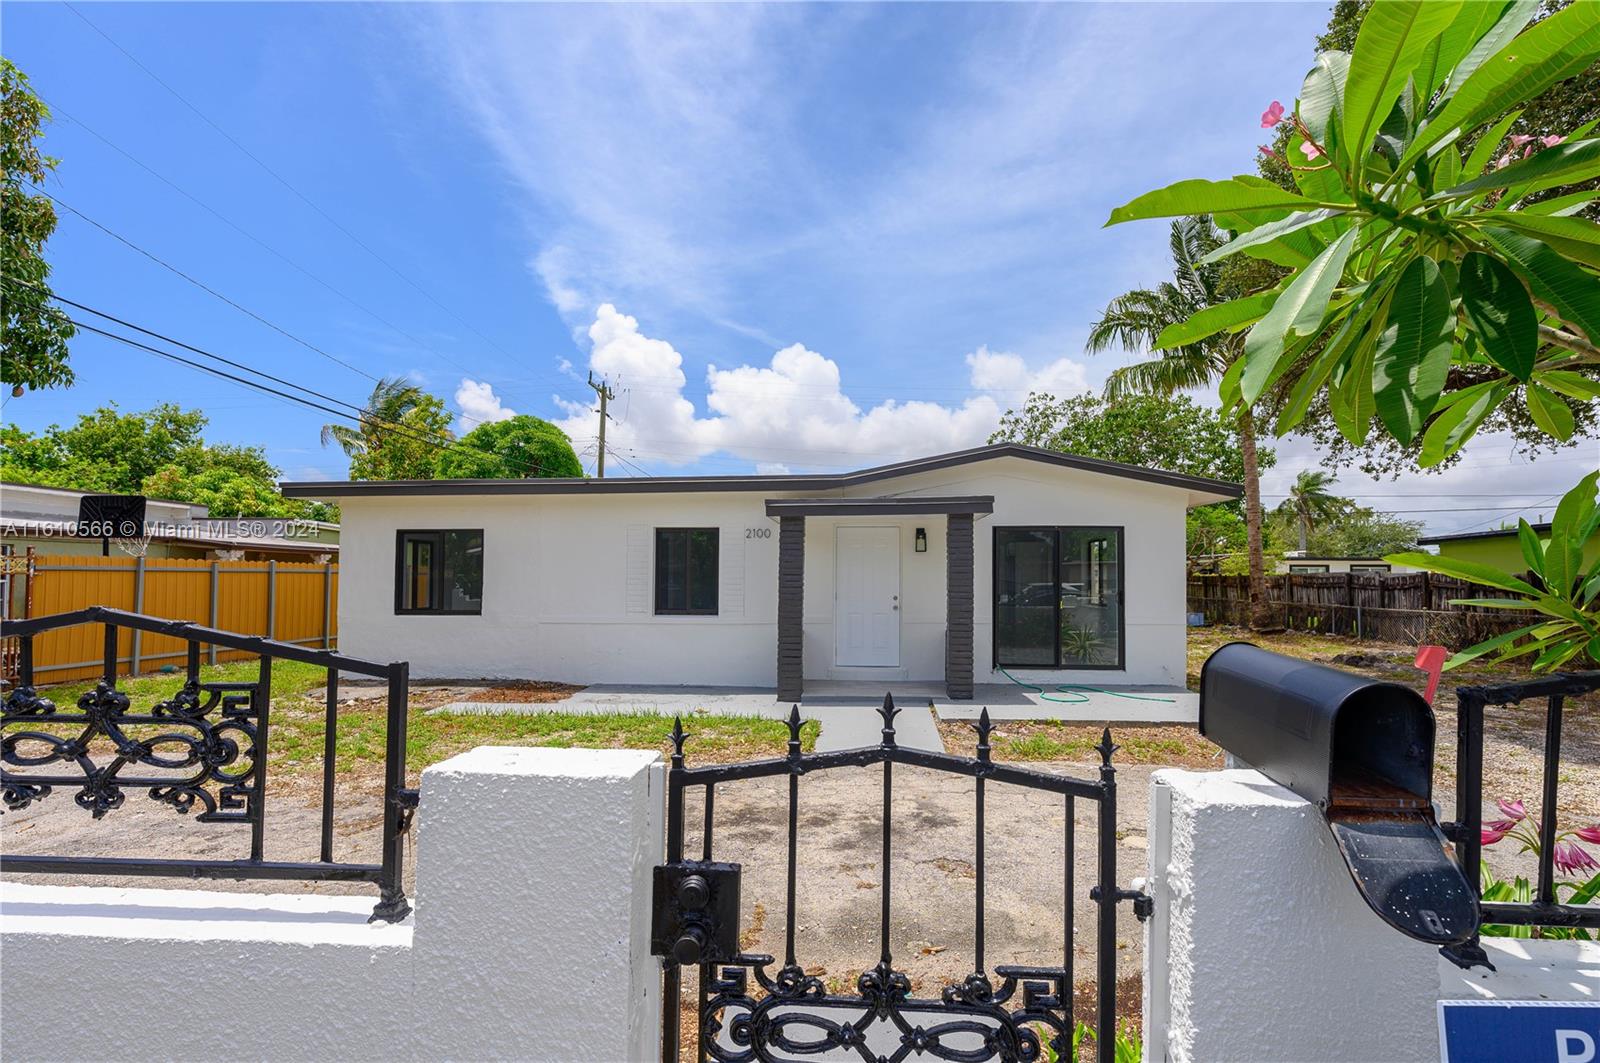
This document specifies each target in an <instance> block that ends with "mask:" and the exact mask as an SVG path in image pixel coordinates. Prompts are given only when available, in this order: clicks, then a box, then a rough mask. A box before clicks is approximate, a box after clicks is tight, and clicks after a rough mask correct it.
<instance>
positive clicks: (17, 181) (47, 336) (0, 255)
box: [0, 58, 76, 394]
mask: <svg viewBox="0 0 1600 1063" xmlns="http://www.w3.org/2000/svg"><path fill="white" fill-rule="evenodd" d="M0 91H3V93H4V100H3V102H0V164H3V167H4V170H5V178H4V182H3V183H0V232H3V233H4V235H3V237H0V267H3V268H4V271H5V273H4V278H5V283H4V285H3V295H4V304H5V306H4V310H3V312H0V381H3V382H4V383H5V384H6V386H8V387H10V388H13V389H18V388H30V389H35V390H36V389H38V388H52V387H67V386H69V385H71V383H72V367H71V366H70V365H69V364H68V355H67V341H68V340H70V339H71V338H72V336H73V334H74V332H75V331H76V330H75V329H74V328H73V327H72V322H71V321H69V320H67V316H66V315H65V314H63V313H62V312H61V310H60V309H59V308H57V307H56V306H54V305H53V304H52V303H51V302H50V296H49V291H50V289H49V285H48V281H49V278H50V264H49V263H48V262H46V261H45V258H44V245H45V241H47V240H49V239H50V234H51V233H53V232H55V230H56V212H55V207H54V206H53V205H52V204H51V202H50V200H49V198H48V197H46V196H42V195H37V194H30V193H29V192H28V190H27V186H28V185H39V184H43V183H44V180H45V177H46V175H48V174H49V173H50V172H51V171H52V170H54V169H55V168H56V162H57V160H55V159H53V158H51V157H50V156H48V155H46V154H44V153H43V152H42V151H40V150H39V141H40V139H41V138H42V137H43V135H44V126H45V123H46V122H48V121H49V120H50V112H49V110H48V109H47V108H46V107H45V105H44V103H43V102H42V101H41V100H40V99H39V97H37V96H35V95H34V94H33V90H32V89H31V88H29V86H28V77H27V75H26V74H24V73H23V72H22V71H20V70H18V69H17V68H16V67H15V66H13V65H12V63H11V61H10V60H9V59H5V58H0ZM16 393H17V394H20V393H21V392H20V391H17V392H16Z"/></svg>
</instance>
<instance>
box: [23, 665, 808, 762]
mask: <svg viewBox="0 0 1600 1063" xmlns="http://www.w3.org/2000/svg"><path fill="white" fill-rule="evenodd" d="M258 675H259V666H258V664H257V663H256V662H255V661H236V662H231V663H228V664H219V665H215V666H209V665H207V666H202V668H201V670H200V679H201V681H202V682H205V683H217V682H228V683H239V682H253V681H254V680H255V679H256V678H257V677H258ZM183 681H184V676H183V673H182V672H181V671H179V672H174V673H157V674H152V675H145V676H139V677H137V678H132V679H127V678H124V679H119V680H118V681H117V689H118V690H119V691H121V692H123V693H125V694H127V695H128V697H129V699H130V700H131V701H132V705H133V710H134V711H135V712H145V711H148V709H149V707H150V706H151V705H153V704H155V703H156V702H158V701H161V700H164V699H166V698H170V697H171V696H172V695H173V694H174V693H176V692H177V691H178V689H179V688H180V687H181V686H182V685H183ZM326 681H327V672H326V670H325V669H322V668H318V667H315V666H312V665H307V664H300V663H297V662H294V661H282V660H279V661H275V662H274V663H273V668H272V717H271V733H270V735H269V738H268V743H269V745H270V750H269V757H270V764H269V768H268V777H269V778H271V779H274V780H278V781H289V780H291V779H295V778H300V777H303V778H306V779H313V778H320V777H321V773H322V752H323V744H324V727H325V719H324V718H325V712H324V709H323V705H322V697H321V692H322V689H323V687H324V685H325V683H326ZM94 686H95V683H94V681H92V680H91V681H84V682H76V683H63V684H60V685H58V686H54V687H48V688H43V689H41V691H40V693H41V694H43V695H44V696H45V697H48V698H50V699H52V700H53V701H55V702H56V704H57V705H59V706H61V707H62V708H64V709H65V708H68V707H70V706H71V705H72V704H73V703H74V702H75V701H76V700H77V698H78V696H79V695H80V694H82V693H83V692H85V691H87V690H92V689H93V688H94ZM419 692H420V691H419V688H413V690H412V707H411V713H410V718H409V720H408V721H407V726H406V766H407V769H408V774H409V775H410V776H411V777H412V778H413V780H414V779H415V777H416V775H417V773H418V772H420V771H421V770H422V769H423V768H425V767H427V766H428V765H429V764H434V763H437V762H438V761H441V760H444V759H445V758H447V757H450V756H454V755H455V754H457V753H461V752H464V751H466V750H468V749H472V748H473V747H475V746H485V745H490V746H493V745H499V746H504V745H523V746H556V747H562V748H566V747H578V746H581V747H586V748H592V749H656V750H660V751H662V752H663V753H665V752H667V751H668V749H669V748H670V743H669V741H668V739H667V733H668V731H670V730H671V727H672V721H671V718H670V717H665V716H659V715H656V714H654V713H605V714H593V715H591V714H584V713H566V712H539V713H528V714H524V713H505V714H470V713H439V714H432V715H430V714H428V713H427V712H426V711H424V710H425V709H426V707H427V702H428V700H429V699H428V698H427V697H426V696H421V697H419ZM387 711H388V710H387V707H386V704H385V701H384V696H383V694H382V692H381V691H380V690H377V689H374V690H373V693H372V696H371V697H360V698H356V699H354V700H351V701H347V702H345V703H343V704H341V705H340V706H339V720H338V731H337V741H336V744H335V747H334V770H335V774H337V775H346V776H348V775H351V774H352V773H354V774H358V775H380V774H381V773H382V770H383V757H384V741H385V734H386V730H387ZM685 725H686V726H687V728H688V730H689V733H690V738H689V741H688V744H687V747H686V748H687V753H688V757H689V763H691V764H695V763H701V764H704V763H708V762H711V763H724V762H728V761H735V760H748V759H752V758H756V757H763V756H780V755H782V753H783V752H784V749H785V748H786V745H787V743H788V739H789V729H788V726H787V725H786V724H784V723H783V722H782V721H780V720H763V719H752V718H748V717H731V716H696V717H692V718H690V719H688V720H686V721H685ZM35 729H36V730H41V731H51V732H56V733H61V734H63V735H65V734H67V733H69V732H72V733H75V732H76V731H77V730H79V729H80V728H79V727H75V726H67V725H54V726H50V725H39V726H37V727H36V728H35ZM173 730H175V729H174V728H173V727H172V726H170V725H166V724H141V725H132V726H130V727H128V728H127V733H128V734H129V736H130V737H132V738H135V739H149V738H152V737H154V736H155V735H157V734H161V733H165V732H172V731H173ZM177 730H184V729H182V728H178V729H177ZM819 730H820V725H818V724H817V723H815V722H809V723H806V724H804V725H802V727H801V729H800V740H801V744H802V746H803V748H805V749H806V750H807V751H810V750H811V749H812V748H813V747H814V746H815V745H816V740H817V734H818V732H819ZM100 742H104V739H101V740H100ZM97 744H98V743H97ZM173 751H174V750H173V749H172V748H171V747H167V748H166V749H165V752H167V753H168V754H170V753H172V752H173Z"/></svg>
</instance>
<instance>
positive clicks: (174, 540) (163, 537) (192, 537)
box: [0, 483, 339, 561]
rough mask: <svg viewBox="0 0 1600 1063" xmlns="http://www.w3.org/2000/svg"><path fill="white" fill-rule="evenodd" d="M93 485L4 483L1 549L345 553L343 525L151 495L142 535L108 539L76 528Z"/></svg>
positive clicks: (253, 557) (287, 557)
mask: <svg viewBox="0 0 1600 1063" xmlns="http://www.w3.org/2000/svg"><path fill="white" fill-rule="evenodd" d="M92 493H93V492H89V491H71V490H67V489H66V488H61V487H38V486H35V485H33V484H12V483H7V484H0V551H3V552H4V553H5V554H15V555H23V554H26V553H27V552H28V550H29V548H30V547H31V548H32V549H33V552H34V553H36V554H68V555H75V556H80V557H81V556H86V555H99V554H101V553H104V552H107V551H109V552H110V553H112V554H114V555H117V556H121V555H124V554H127V553H141V552H142V553H143V554H144V556H146V557H150V558H158V557H175V558H201V559H210V560H217V559H227V560H238V561H317V560H321V561H326V560H329V559H334V560H336V559H337V558H338V554H339V526H338V525H337V524H328V523H325V522H323V521H310V520H282V519H279V518H275V517H259V518H254V519H249V518H246V519H238V518H227V519H223V518H216V519H213V518H212V517H211V516H210V512H209V511H208V510H207V509H206V507H205V506H201V505H195V504H193V503H189V502H174V501H172V500H170V499H161V498H150V499H146V500H145V527H144V528H143V529H141V532H142V534H140V535H136V536H128V537H126V538H117V539H112V540H111V541H110V543H107V542H105V541H104V540H103V539H101V538H100V537H99V536H80V535H78V534H77V533H78V530H79V529H78V528H77V520H78V504H79V501H80V500H81V499H82V498H83V497H84V495H87V494H92Z"/></svg>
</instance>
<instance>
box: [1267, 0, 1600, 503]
mask: <svg viewBox="0 0 1600 1063" xmlns="http://www.w3.org/2000/svg"><path fill="white" fill-rule="evenodd" d="M1569 2H1570V0H1543V2H1541V3H1539V4H1538V8H1537V11H1536V12H1535V13H1534V16H1533V21H1538V20H1540V19H1544V18H1547V17H1549V16H1550V15H1552V14H1554V13H1555V12H1557V11H1559V10H1561V9H1562V8H1564V7H1566V6H1567V5H1568V3H1569ZM1371 6H1372V4H1371V0H1339V2H1338V3H1336V4H1334V5H1333V11H1332V15H1331V17H1330V18H1329V20H1328V27H1327V29H1326V31H1324V32H1323V33H1322V34H1321V35H1319V36H1318V38H1317V50H1318V51H1321V52H1327V51H1342V52H1349V51H1351V50H1352V49H1353V48H1354V47H1355V42H1356V35H1357V33H1358V32H1359V31H1360V28H1361V21H1362V19H1363V17H1365V15H1366V13H1367V10H1368V9H1369V8H1370V7H1371ZM1501 6H1503V5H1501ZM1496 10H1498V8H1497V9H1496ZM1596 119H1600V63H1594V64H1591V65H1590V66H1589V67H1588V68H1587V69H1586V70H1583V71H1582V72H1580V73H1578V74H1577V75H1575V76H1573V77H1572V78H1569V79H1568V80H1566V81H1561V82H1557V83H1556V84H1554V85H1552V86H1550V87H1549V88H1547V89H1545V90H1544V91H1543V92H1541V93H1539V95H1537V96H1536V97H1534V98H1533V99H1532V100H1530V101H1528V103H1527V105H1526V106H1524V107H1523V108H1522V109H1521V112H1520V114H1519V115H1518V116H1517V118H1516V120H1515V121H1514V122H1513V123H1512V124H1511V126H1510V127H1509V129H1507V130H1505V133H1506V135H1507V137H1518V136H1520V137H1523V138H1528V137H1533V138H1538V139H1540V140H1541V141H1542V139H1543V138H1544V137H1549V136H1560V135H1563V134H1565V133H1567V132H1569V131H1571V130H1574V129H1578V128H1580V127H1582V126H1583V125H1585V124H1586V123H1591V122H1593V121H1595V120H1596ZM1295 131H1296V127H1295V124H1294V123H1293V122H1280V123H1278V125H1277V126H1276V127H1275V128H1274V130H1273V141H1272V145H1271V147H1270V148H1266V149H1264V150H1263V151H1262V152H1261V154H1260V155H1259V156H1258V157H1257V159H1256V166H1257V169H1258V170H1259V171H1260V173H1261V176H1262V177H1265V178H1267V179H1268V180H1270V181H1272V182H1273V183H1274V184H1277V185H1278V186H1279V187H1281V188H1285V189H1287V190H1289V191H1291V192H1293V191H1298V186H1297V185H1296V184H1295V171H1294V170H1293V169H1292V168H1291V166H1290V163H1291V162H1292V161H1293V160H1291V159H1290V158H1289V156H1288V151H1289V140H1290V137H1291V136H1292V135H1293V134H1294V133H1295ZM1482 132H1483V131H1482V130H1474V131H1470V132H1468V133H1467V134H1465V135H1464V136H1463V137H1462V139H1461V142H1460V148H1461V151H1462V152H1463V153H1464V154H1468V153H1470V152H1471V151H1472V149H1473V147H1474V146H1475V145H1476V143H1477V141H1478V138H1479V137H1480V136H1481V134H1482ZM1584 188H1589V189H1594V188H1600V179H1595V180H1590V181H1586V182H1577V183H1574V184H1573V185H1572V189H1573V190H1579V189H1584ZM1561 191H1563V190H1559V189H1554V190H1545V191H1542V192H1534V193H1531V194H1530V195H1528V196H1527V197H1526V202H1527V203H1529V204H1537V203H1538V202H1540V201H1541V200H1544V199H1548V198H1551V197H1553V196H1555V195H1557V194H1558V192H1561ZM1578 214H1579V216H1582V217H1587V218H1590V219H1600V199H1596V200H1595V201H1593V202H1590V203H1588V204H1587V205H1586V206H1583V207H1582V208H1581V210H1579V211H1578ZM1239 257H1245V256H1236V259H1235V260H1237V258H1239ZM1271 286H1272V285H1265V286H1264V287H1271ZM1577 371H1578V372H1580V373H1583V374H1584V375H1586V376H1590V377H1596V376H1597V373H1596V371H1595V370H1594V369H1593V368H1580V369H1578V370H1577ZM1450 372H1451V375H1452V376H1453V377H1457V378H1458V381H1457V383H1456V384H1455V386H1456V387H1465V386H1468V385H1470V384H1473V383H1477V382H1479V381H1480V380H1481V379H1484V374H1483V373H1481V372H1477V371H1474V370H1473V369H1472V367H1470V366H1453V367H1452V368H1451V371H1450ZM1525 389H1526V385H1523V386H1519V387H1517V388H1515V389H1514V390H1513V391H1512V393H1511V394H1510V395H1509V396H1508V400H1507V401H1505V402H1502V403H1499V404H1498V405H1496V406H1495V408H1494V409H1493V410H1491V411H1490V412H1489V414H1488V416H1487V417H1486V418H1484V421H1483V423H1482V424H1481V425H1480V426H1479V431H1482V432H1495V433H1504V434H1507V435H1509V436H1510V437H1511V438H1512V440H1513V441H1514V443H1515V445H1516V447H1517V448H1518V449H1519V450H1520V451H1522V452H1523V453H1524V454H1525V455H1527V456H1529V457H1533V456H1537V455H1538V454H1540V453H1546V452H1555V451H1560V450H1564V449H1569V448H1571V447H1574V446H1578V445H1580V444H1586V441H1587V440H1589V439H1592V438H1593V436H1594V435H1595V433H1596V431H1597V429H1600V419H1597V416H1596V411H1595V409H1594V407H1593V405H1592V404H1579V405H1576V406H1574V407H1573V409H1572V413H1573V418H1574V426H1573V433H1572V435H1571V436H1570V437H1568V438H1567V439H1565V440H1561V439H1557V438H1555V437H1554V436H1551V435H1548V434H1546V433H1545V431H1544V430H1543V429H1542V428H1541V427H1539V425H1538V424H1536V423H1535V422H1534V420H1533V418H1532V417H1531V416H1530V415H1529V413H1528V405H1527V398H1526V394H1525ZM1282 390H1284V389H1274V394H1272V395H1271V396H1269V397H1268V402H1269V404H1272V403H1274V402H1280V403H1281V400H1282V395H1281V394H1280V393H1279V392H1281V391H1282ZM1297 431H1298V432H1299V433H1300V434H1303V435H1305V436H1307V437H1308V438H1310V439H1312V440H1314V441H1315V442H1316V443H1317V447H1318V450H1319V451H1320V453H1321V454H1322V463H1323V464H1324V465H1325V466H1327V467H1328V468H1330V469H1347V468H1351V467H1355V468H1359V469H1360V470H1361V471H1362V472H1364V473H1366V474H1367V475H1369V476H1372V477H1382V476H1387V477H1389V478H1391V479H1393V478H1397V477H1399V476H1400V475H1402V474H1404V473H1407V472H1411V471H1414V470H1415V469H1416V468H1417V467H1418V462H1419V460H1420V458H1421V456H1422V441H1421V440H1420V439H1415V440H1412V441H1411V442H1410V443H1408V444H1404V443H1400V442H1399V441H1398V440H1396V439H1395V438H1394V437H1393V436H1392V435H1389V434H1388V433H1385V432H1375V433H1371V434H1369V435H1368V436H1367V437H1366V439H1364V440H1362V441H1361V442H1360V443H1354V442H1352V441H1351V440H1349V439H1347V438H1346V437H1345V436H1344V434H1343V433H1342V432H1341V431H1340V430H1339V427H1338V425H1337V423H1336V422H1335V421H1334V419H1333V415H1332V412H1331V410H1330V408H1329V406H1328V399H1327V393H1326V392H1323V393H1320V394H1318V395H1317V396H1316V397H1315V398H1314V399H1313V400H1312V402H1311V405H1310V408H1309V409H1308V410H1307V413H1306V416H1305V419H1304V420H1303V421H1302V422H1301V423H1300V427H1299V428H1298V429H1297ZM1459 459H1460V451H1456V452H1455V453H1452V454H1448V455H1445V456H1444V457H1442V458H1440V460H1439V461H1437V462H1436V463H1434V464H1432V465H1430V466H1428V467H1427V471H1429V472H1442V471H1444V470H1446V469H1449V468H1451V467H1453V466H1454V465H1456V463H1457V462H1458V461H1459Z"/></svg>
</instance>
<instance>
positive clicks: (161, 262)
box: [37, 188, 378, 383]
mask: <svg viewBox="0 0 1600 1063" xmlns="http://www.w3.org/2000/svg"><path fill="white" fill-rule="evenodd" d="M37 191H38V192H39V193H41V194H42V195H45V196H48V197H49V198H50V200H51V201H52V202H54V203H55V204H56V205H57V206H59V207H62V208H64V209H66V210H69V211H71V212H72V213H73V214H76V215H77V216H78V217H79V218H81V219H83V220H84V221H86V222H88V223H89V224H90V225H92V226H94V227H95V228H96V229H99V230H100V231H101V232H103V233H105V234H106V235H107V236H109V237H111V238H112V239H113V240H116V241H117V242H118V243H121V244H123V245H125V246H126V247H129V248H131V249H133V250H134V251H137V252H138V253H139V254H141V255H143V256H144V257H145V258H148V259H149V260H150V261H152V262H154V263H155V264H156V265H158V266H160V267H162V268H163V269H166V270H170V271H171V272H173V273H175V274H177V275H178V276H180V277H182V278H183V279H184V280H186V281H188V282H189V283H190V284H192V285H194V286H195V287H196V288H199V289H200V290H201V291H204V292H207V293H209V294H211V295H213V296H216V297H217V298H218V299H221V300H222V301H223V302H225V303H227V304H228V305H229V306H231V307H233V308H234V309H235V310H237V311H239V312H240V313H241V314H245V315H248V316H249V317H252V318H254V319H255V320H257V321H259V322H261V323H262V324H263V325H265V326H267V327H268V328H270V329H272V330H273V331H274V332H277V333H279V334H280V335H282V336H284V337H286V338H288V339H291V340H293V341H294V342H296V343H298V344H299V345H300V346H302V347H305V348H306V349H308V350H311V351H314V352H316V353H317V354H320V355H322V357H324V358H326V359H328V360H329V361H331V362H335V363H337V364H338V365H342V366H344V367H345V368H346V369H348V370H350V371H351V372H352V373H359V374H360V375H362V376H364V377H366V378H367V379H368V380H371V381H373V382H374V383H376V382H377V380H378V378H377V377H375V376H373V375H372V374H371V373H369V372H367V371H366V370H365V369H362V368H360V367H358V366H354V365H351V364H350V363H349V362H347V361H345V360H344V359H343V358H340V357H339V356H338V355H335V354H330V353H328V352H327V351H325V350H323V349H322V348H321V347H318V346H317V345H316V344H314V343H312V342H310V341H309V340H304V339H301V338H300V337H299V336H296V335H295V334H294V333H292V332H290V331H289V330H288V329H286V328H284V327H283V326H281V325H278V324H275V323H274V322H271V321H268V320H267V319H266V318H264V317H262V316H261V315H260V314H258V313H256V312H255V311H254V310H251V309H250V308H249V307H247V306H241V305H239V304H238V303H236V302H234V301H233V300H232V299H230V298H228V297H227V296H226V295H223V294H222V293H221V292H219V291H217V290H216V289H215V288H213V287H211V286H210V285H209V284H206V283H205V282H204V281H201V280H196V279H195V278H194V277H191V276H190V275H189V274H187V273H185V272H184V271H183V270H181V269H179V268H178V267H177V266H174V265H173V264H172V263H170V262H168V261H166V260H165V259H163V258H161V257H159V256H158V255H155V254H153V253H152V252H150V251H147V250H145V249H144V248H142V247H140V246H139V245H138V244H136V243H134V242H133V241H132V240H130V239H128V238H127V237H126V236H123V235H122V234H120V233H117V232H113V231H112V230H111V229H109V228H107V227H106V226H104V225H101V224H100V223H99V222H97V221H95V220H94V219H93V218H91V217H89V216H88V215H87V214H85V213H84V212H83V211H81V210H79V209H78V208H77V207H74V206H73V205H72V204H70V203H65V202H63V201H62V200H61V199H60V198H59V197H57V196H55V195H52V194H51V193H50V192H48V191H47V190H45V189H43V188H39V189H37Z"/></svg>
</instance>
